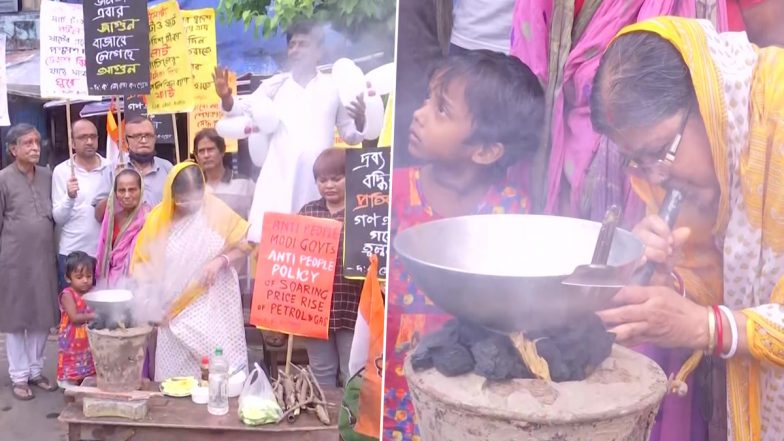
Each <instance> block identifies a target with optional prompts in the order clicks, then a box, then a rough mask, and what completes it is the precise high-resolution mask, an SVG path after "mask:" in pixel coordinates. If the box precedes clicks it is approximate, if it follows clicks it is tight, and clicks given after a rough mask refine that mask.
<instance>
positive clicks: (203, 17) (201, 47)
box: [182, 8, 237, 153]
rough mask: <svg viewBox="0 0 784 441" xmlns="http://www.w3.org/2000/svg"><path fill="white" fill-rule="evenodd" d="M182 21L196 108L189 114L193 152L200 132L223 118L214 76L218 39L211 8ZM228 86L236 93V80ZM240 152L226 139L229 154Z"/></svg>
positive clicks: (234, 142) (193, 12)
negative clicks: (186, 39)
mask: <svg viewBox="0 0 784 441" xmlns="http://www.w3.org/2000/svg"><path fill="white" fill-rule="evenodd" d="M182 19H183V22H184V24H185V33H186V34H187V35H188V53H189V55H190V59H191V71H192V72H193V90H194V101H195V103H194V106H193V111H192V112H190V113H189V114H188V137H189V139H190V142H189V143H188V151H192V150H193V148H194V147H195V146H194V145H193V138H195V137H196V134H197V133H198V132H199V130H201V129H205V128H212V127H215V123H216V122H218V120H220V119H221V118H223V112H222V111H221V104H220V97H218V94H217V93H215V83H214V81H213V79H212V74H213V72H214V71H215V67H216V66H217V65H218V55H217V54H218V49H217V43H216V37H215V10H214V9H212V8H205V9H195V10H184V11H182ZM229 83H230V84H229V87H231V88H232V90H237V77H236V76H235V75H234V74H232V75H231V78H229ZM236 151H237V140H236V139H226V152H227V153H234V152H236Z"/></svg>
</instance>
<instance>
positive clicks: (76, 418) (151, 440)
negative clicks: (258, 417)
mask: <svg viewBox="0 0 784 441" xmlns="http://www.w3.org/2000/svg"><path fill="white" fill-rule="evenodd" d="M150 387H151V388H152V387H155V386H154V385H152V384H151V385H150ZM324 394H325V395H326V396H327V400H328V402H329V403H330V405H329V418H330V421H331V422H332V425H330V426H325V425H323V424H321V423H320V422H319V421H318V419H316V417H315V415H312V414H310V413H309V412H305V413H303V414H302V415H300V417H299V418H298V419H297V421H296V422H294V423H291V424H290V423H288V422H285V421H284V422H281V423H279V424H268V425H263V426H255V427H254V426H246V425H245V424H243V423H242V422H241V421H240V420H239V417H238V416H237V399H236V398H233V399H230V400H229V413H227V414H226V415H223V416H214V415H210V414H209V413H208V412H207V405H206V404H194V403H193V401H191V399H190V397H187V398H171V397H163V398H152V399H150V401H149V403H148V406H149V412H148V414H147V417H145V418H144V419H143V420H140V421H132V420H127V419H123V418H87V417H85V416H84V414H83V413H82V402H81V400H76V401H73V400H72V401H71V402H69V403H67V404H66V406H65V409H63V411H62V412H61V413H60V418H59V420H60V421H61V422H63V423H65V424H66V425H67V426H68V440H69V441H81V440H100V441H185V440H187V441H202V440H203V441H214V440H219V439H226V440H231V441H245V440H248V441H250V440H254V441H259V440H269V441H288V440H291V441H295V440H296V441H338V440H339V439H340V437H339V435H338V428H337V422H338V412H339V410H340V402H341V400H342V392H341V391H340V390H338V389H325V390H324Z"/></svg>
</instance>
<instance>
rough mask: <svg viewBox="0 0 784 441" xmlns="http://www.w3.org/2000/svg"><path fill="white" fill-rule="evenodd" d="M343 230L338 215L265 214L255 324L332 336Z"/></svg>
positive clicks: (255, 293)
mask: <svg viewBox="0 0 784 441" xmlns="http://www.w3.org/2000/svg"><path fill="white" fill-rule="evenodd" d="M342 228H343V226H342V224H341V223H340V222H338V221H335V220H332V219H322V218H314V217H308V216H298V215H294V214H281V213H265V214H264V222H263V225H262V231H263V234H262V237H261V243H260V244H259V248H258V266H257V268H256V285H255V286H254V289H253V302H252V306H251V314H250V323H251V324H253V325H256V326H258V327H260V328H263V329H269V330H272V331H277V332H283V333H286V334H291V335H298V336H302V337H311V338H320V339H324V340H326V339H327V338H328V337H329V314H330V307H331V305H332V287H333V279H334V277H335V260H336V258H337V252H338V245H339V244H340V235H341V230H342Z"/></svg>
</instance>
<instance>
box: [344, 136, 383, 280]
mask: <svg viewBox="0 0 784 441" xmlns="http://www.w3.org/2000/svg"><path fill="white" fill-rule="evenodd" d="M390 150H391V149H390V148H388V147H381V148H362V149H347V150H346V242H345V244H344V246H343V253H344V256H343V271H344V273H345V276H346V277H347V278H352V279H353V278H356V279H359V278H364V277H365V276H367V271H368V267H369V266H370V260H369V258H370V256H371V255H372V254H375V255H376V256H378V277H379V278H380V279H386V275H387V250H388V248H389V177H390V157H391V155H390Z"/></svg>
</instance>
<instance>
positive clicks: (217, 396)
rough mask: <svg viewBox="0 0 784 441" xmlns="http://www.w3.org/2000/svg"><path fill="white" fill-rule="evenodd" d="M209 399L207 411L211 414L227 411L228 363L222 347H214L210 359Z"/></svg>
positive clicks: (225, 412) (224, 413) (220, 413)
mask: <svg viewBox="0 0 784 441" xmlns="http://www.w3.org/2000/svg"><path fill="white" fill-rule="evenodd" d="M209 383H210V400H209V402H208V403H207V412H209V413H211V414H212V415H226V414H227V413H229V363H228V362H227V361H226V359H225V358H224V357H223V349H221V348H219V347H218V348H215V356H214V357H212V359H211V360H210V375H209Z"/></svg>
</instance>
